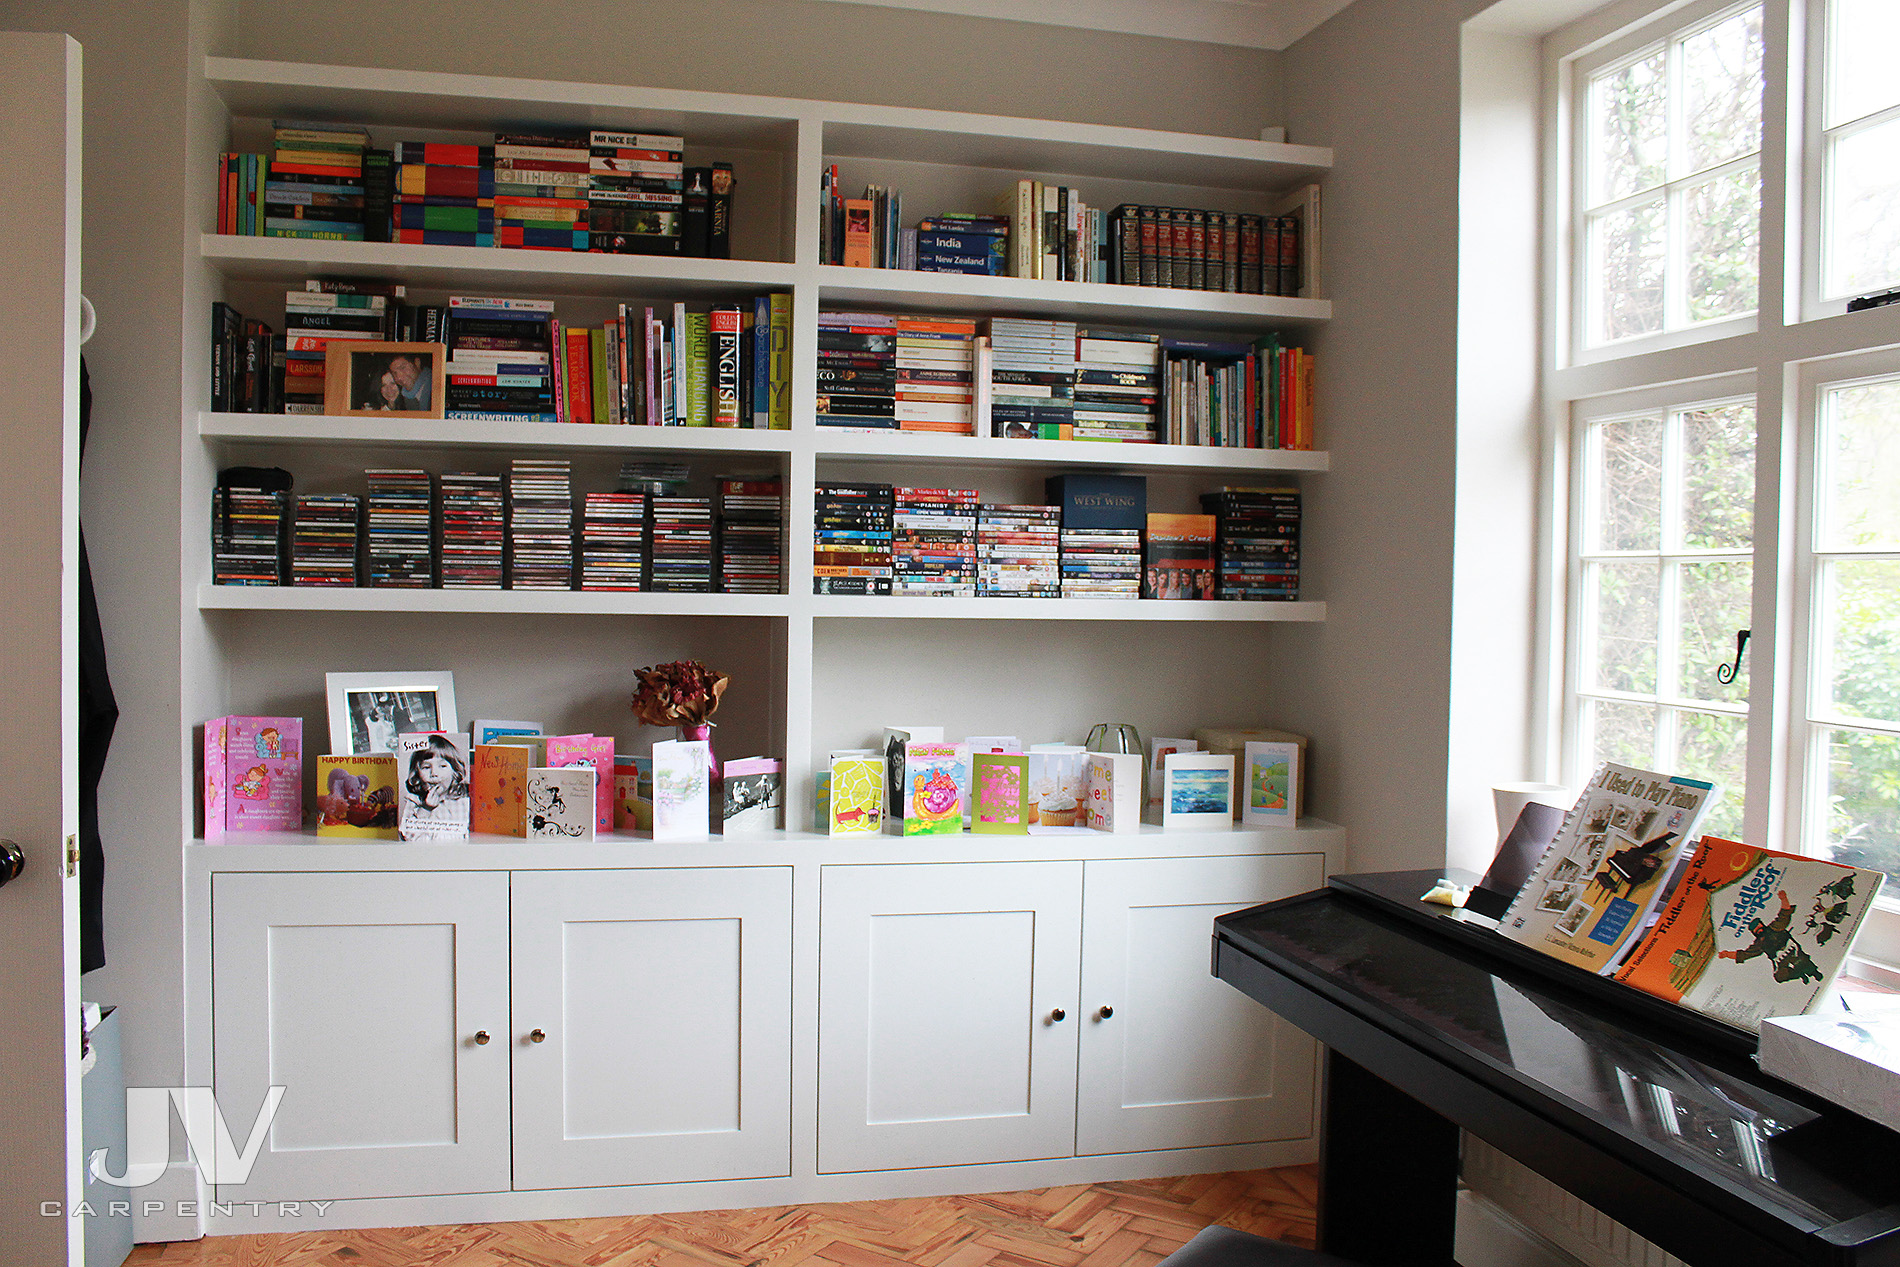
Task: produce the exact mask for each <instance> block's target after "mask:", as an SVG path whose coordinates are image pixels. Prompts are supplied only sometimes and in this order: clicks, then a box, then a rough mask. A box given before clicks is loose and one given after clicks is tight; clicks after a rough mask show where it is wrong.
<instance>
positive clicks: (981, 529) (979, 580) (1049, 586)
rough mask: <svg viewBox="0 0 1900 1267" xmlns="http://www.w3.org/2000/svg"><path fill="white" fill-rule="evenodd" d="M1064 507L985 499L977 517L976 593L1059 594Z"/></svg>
mask: <svg viewBox="0 0 1900 1267" xmlns="http://www.w3.org/2000/svg"><path fill="white" fill-rule="evenodd" d="M1061 541H1062V509H1061V507H1059V506H1009V505H1000V504H996V503H988V502H986V503H984V504H983V505H982V506H980V507H978V509H977V519H976V587H977V590H976V592H977V593H978V594H979V595H981V596H982V597H985V598H1060V597H1061V596H1062V568H1061Z"/></svg>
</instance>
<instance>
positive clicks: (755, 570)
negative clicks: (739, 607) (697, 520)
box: [719, 479, 785, 594]
mask: <svg viewBox="0 0 1900 1267" xmlns="http://www.w3.org/2000/svg"><path fill="white" fill-rule="evenodd" d="M784 528H785V498H784V486H783V485H781V484H780V483H779V482H778V481H777V480H745V479H722V480H720V481H719V588H720V590H721V591H722V592H723V593H727V594H777V593H779V592H780V590H781V589H782V584H781V581H780V576H779V572H780V557H779V541H780V538H781V537H782V535H783V533H784Z"/></svg>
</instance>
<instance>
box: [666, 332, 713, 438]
mask: <svg viewBox="0 0 1900 1267" xmlns="http://www.w3.org/2000/svg"><path fill="white" fill-rule="evenodd" d="M676 328H677V329H679V330H680V331H682V334H681V335H680V339H681V342H680V354H681V361H680V365H679V369H678V370H676V371H675V374H676V376H677V378H678V380H679V383H680V396H681V399H680V404H679V419H680V421H681V422H683V423H685V424H686V425H687V426H689V427H704V426H709V425H711V422H712V408H711V407H712V368H713V366H712V326H711V321H710V319H709V317H708V314H706V313H702V312H689V313H687V314H686V316H685V318H684V320H682V321H681V322H679V323H678V326H677V327H676ZM681 371H684V372H681Z"/></svg>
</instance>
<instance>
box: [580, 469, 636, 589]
mask: <svg viewBox="0 0 1900 1267" xmlns="http://www.w3.org/2000/svg"><path fill="white" fill-rule="evenodd" d="M646 524H647V497H646V494H645V493H589V494H587V495H586V497H585V498H583V499H582V510H581V588H582V589H584V590H595V591H601V590H639V589H643V588H645V582H646Z"/></svg>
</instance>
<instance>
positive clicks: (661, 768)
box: [653, 739, 712, 840]
mask: <svg viewBox="0 0 1900 1267" xmlns="http://www.w3.org/2000/svg"><path fill="white" fill-rule="evenodd" d="M711 792H712V744H711V743H710V742H709V741H707V740H705V739H662V740H660V741H659V742H658V743H655V744H654V745H653V839H655V840H704V839H705V838H706V836H707V835H708V834H709V833H708V832H707V830H706V826H707V817H706V815H707V813H708V802H709V799H710V797H711Z"/></svg>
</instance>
